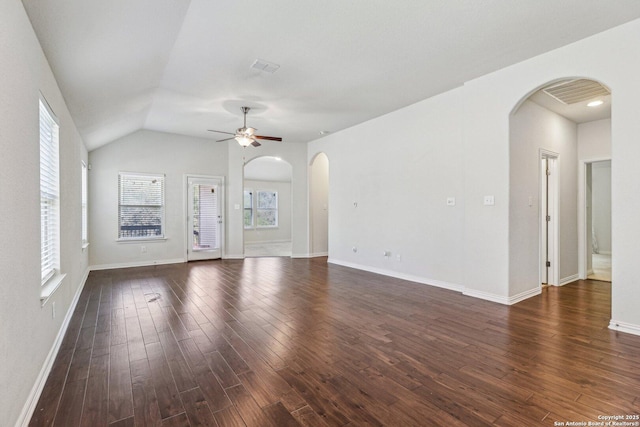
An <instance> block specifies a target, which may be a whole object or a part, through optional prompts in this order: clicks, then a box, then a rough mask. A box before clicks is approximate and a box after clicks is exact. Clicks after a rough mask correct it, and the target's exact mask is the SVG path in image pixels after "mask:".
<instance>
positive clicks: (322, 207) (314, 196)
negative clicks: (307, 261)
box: [309, 153, 329, 257]
mask: <svg viewBox="0 0 640 427" xmlns="http://www.w3.org/2000/svg"><path fill="white" fill-rule="evenodd" d="M309 246H310V251H309V252H310V255H311V256H312V257H318V256H327V255H328V254H329V158H328V157H327V155H326V154H325V153H318V154H317V155H316V156H315V157H314V158H313V160H312V161H311V168H310V173H309Z"/></svg>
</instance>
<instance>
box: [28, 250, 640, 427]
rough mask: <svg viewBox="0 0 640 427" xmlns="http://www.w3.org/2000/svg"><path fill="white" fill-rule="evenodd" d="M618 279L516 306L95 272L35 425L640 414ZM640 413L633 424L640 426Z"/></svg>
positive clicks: (265, 278)
mask: <svg viewBox="0 0 640 427" xmlns="http://www.w3.org/2000/svg"><path fill="white" fill-rule="evenodd" d="M610 287H611V285H610V284H609V283H604V282H596V281H578V282H575V283H572V284H569V285H567V286H564V287H561V288H554V287H552V288H547V289H545V290H544V292H543V294H542V295H541V296H538V297H534V298H531V299H528V300H526V301H523V302H521V303H519V304H516V305H514V306H511V307H507V306H502V305H499V304H494V303H491V302H487V301H483V300H479V299H474V298H471V297H466V296H463V295H461V294H459V293H456V292H452V291H447V290H443V289H439V288H435V287H430V286H425V285H420V284H415V283H411V282H405V281H402V280H396V279H392V278H389V277H383V276H378V275H375V274H370V273H366V272H362V271H358V270H352V269H349V268H345V267H340V266H335V265H328V264H327V263H326V259H325V258H316V259H310V260H307V259H294V260H292V259H288V258H253V259H246V260H244V261H242V260H217V261H204V262H195V263H188V264H175V265H169V266H157V267H146V268H130V269H121V270H110V271H95V272H92V273H91V274H90V276H89V279H88V281H87V283H86V286H85V289H84V291H83V293H82V295H81V297H80V300H79V303H78V305H77V308H76V310H75V313H74V315H73V318H72V319H71V323H70V325H69V328H68V331H67V334H66V336H65V338H64V341H63V343H62V346H61V348H60V352H59V354H58V356H57V359H56V362H55V364H54V366H53V369H52V371H51V374H50V376H49V378H48V381H47V383H46V385H45V388H44V391H43V392H42V395H41V398H40V401H39V402H38V405H37V408H36V410H35V412H34V414H33V417H32V419H31V423H30V425H31V426H64V427H71V426H91V427H94V426H112V427H124V426H221V427H222V426H249V427H252V426H260V427H263V426H277V427H282V426H297V425H304V426H345V425H349V426H360V425H374V426H380V425H388V426H488V425H497V426H553V425H560V424H555V423H566V422H567V421H571V422H581V421H584V422H585V423H586V422H588V421H598V416H609V415H628V416H631V417H633V416H637V414H639V413H640V357H639V356H640V337H637V336H633V335H628V334H623V333H616V332H613V331H611V330H609V329H608V328H607V325H608V322H609V319H610V308H609V307H610V299H611V296H610V295H611V292H610ZM632 421H633V420H632Z"/></svg>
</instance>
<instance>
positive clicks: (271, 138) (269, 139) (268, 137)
mask: <svg viewBox="0 0 640 427" xmlns="http://www.w3.org/2000/svg"><path fill="white" fill-rule="evenodd" d="M253 137H254V138H257V139H266V140H267V141H282V138H280V137H277V136H263V135H253Z"/></svg>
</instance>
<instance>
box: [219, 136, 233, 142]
mask: <svg viewBox="0 0 640 427" xmlns="http://www.w3.org/2000/svg"><path fill="white" fill-rule="evenodd" d="M232 139H235V137H232V138H225V139H219V140H217V141H216V142H222V141H231V140H232Z"/></svg>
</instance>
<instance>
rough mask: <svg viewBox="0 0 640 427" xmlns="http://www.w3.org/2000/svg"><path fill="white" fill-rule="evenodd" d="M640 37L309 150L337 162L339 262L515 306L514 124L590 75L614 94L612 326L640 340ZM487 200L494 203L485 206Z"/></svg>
mask: <svg viewBox="0 0 640 427" xmlns="http://www.w3.org/2000/svg"><path fill="white" fill-rule="evenodd" d="M639 37H640V20H636V21H633V22H631V23H628V24H625V25H622V26H620V27H617V28H614V29H612V30H609V31H606V32H603V33H601V34H598V35H595V36H593V37H589V38H587V39H584V40H582V41H579V42H576V43H573V44H571V45H568V46H566V47H563V48H560V49H556V50H554V51H551V52H548V53H545V54H543V55H540V56H537V57H535V58H532V59H530V60H527V61H524V62H521V63H519V64H516V65H513V66H510V67H507V68H504V69H502V70H499V71H497V72H494V73H491V74H488V75H485V76H483V77H481V78H478V79H475V80H472V81H469V82H466V83H465V84H464V87H462V88H458V89H454V90H452V91H450V92H447V93H444V94H441V95H438V96H436V97H433V98H430V99H427V100H425V101H422V102H420V103H417V104H415V105H413V106H410V107H407V108H403V109H401V110H398V111H396V112H394V113H391V114H387V115H385V116H382V117H380V118H377V119H374V120H371V121H369V122H367V123H363V124H361V125H359V126H356V127H353V128H350V129H346V130H344V131H341V132H337V133H335V134H332V135H329V136H327V137H324V138H322V139H319V140H317V141H314V142H312V143H310V144H309V153H308V159H311V158H313V156H314V155H315V154H316V153H318V152H320V151H324V152H326V153H327V155H328V156H329V160H330V162H331V184H330V196H329V200H330V205H331V211H330V212H329V218H330V230H329V237H330V245H329V257H330V259H331V260H333V261H335V262H340V263H345V264H349V265H353V266H360V267H361V268H365V269H370V270H379V271H384V272H391V273H394V274H396V273H397V274H405V275H414V276H416V279H418V280H419V281H433V280H432V279H437V280H443V281H446V282H449V283H457V284H462V285H463V286H464V291H465V293H467V294H469V295H472V296H477V297H481V298H486V299H490V300H494V301H499V302H504V303H510V302H513V300H511V299H510V297H511V296H512V295H514V292H512V291H511V289H510V286H511V284H510V280H509V269H508V266H509V228H510V227H509V186H510V166H509V165H510V162H509V146H510V144H509V117H510V115H511V113H512V111H513V110H514V108H515V107H516V106H517V105H518V104H519V103H520V101H521V100H522V99H524V98H526V97H528V95H529V94H531V93H532V92H533V91H534V90H536V89H537V88H539V87H541V86H543V85H545V84H546V83H548V82H552V81H556V80H558V79H561V78H568V77H587V78H592V79H595V80H598V81H601V82H603V83H604V84H606V85H607V86H608V87H609V88H611V89H612V92H613V107H612V108H613V109H612V116H613V122H614V125H613V126H612V141H613V142H612V157H613V162H612V163H613V165H614V167H613V168H612V188H613V191H612V203H613V208H612V222H613V225H614V229H613V234H612V243H613V252H614V253H615V258H614V260H613V292H612V295H613V296H612V318H613V319H614V320H613V321H612V324H611V326H612V327H614V328H617V329H621V330H627V331H634V332H635V333H640V311H639V310H637V307H635V305H634V304H635V303H634V302H635V301H638V300H640V286H638V285H637V284H636V283H637V280H635V268H634V266H635V262H636V261H635V259H636V258H637V255H636V254H637V249H638V241H640V222H638V221H637V219H636V218H637V212H639V211H640V199H638V198H637V197H635V194H634V191H635V189H634V187H633V186H631V185H628V183H630V182H640V168H638V167H637V165H636V164H637V162H638V159H640V144H637V139H638V135H640V120H637V106H636V103H637V99H638V98H640V80H638V78H637V76H638V75H639V74H640V44H638V43H632V42H631V41H633V40H637V39H638V38H639ZM485 195H492V196H494V197H495V205H494V206H485V205H483V198H484V196H485ZM416 196H417V197H416ZM446 196H457V202H458V204H457V205H456V207H455V208H447V207H446V206H444V198H445V197H446ZM354 201H355V202H358V206H359V207H358V208H355V207H354V206H353V202H354ZM353 246H358V248H359V249H358V252H357V253H353V252H351V248H352V247H353ZM383 250H391V251H393V252H394V253H400V254H402V256H403V258H402V261H401V262H398V261H396V260H395V258H393V259H385V258H384V257H382V255H381V254H382V251H383ZM403 252H404V253H403ZM564 274H567V273H566V272H565V273H564ZM514 291H515V289H514Z"/></svg>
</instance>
